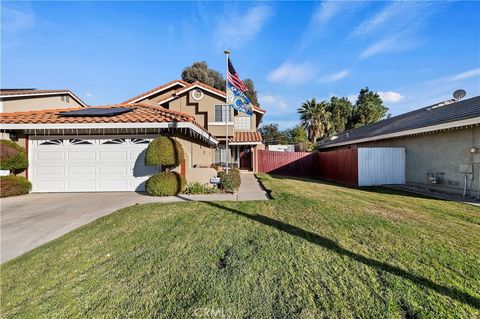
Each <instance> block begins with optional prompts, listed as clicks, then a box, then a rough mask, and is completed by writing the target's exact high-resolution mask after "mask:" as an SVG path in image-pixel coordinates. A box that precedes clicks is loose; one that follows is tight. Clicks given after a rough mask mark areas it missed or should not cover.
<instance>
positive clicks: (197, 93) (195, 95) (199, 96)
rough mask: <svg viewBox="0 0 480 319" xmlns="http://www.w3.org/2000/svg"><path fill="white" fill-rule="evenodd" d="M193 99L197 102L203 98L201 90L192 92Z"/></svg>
mask: <svg viewBox="0 0 480 319" xmlns="http://www.w3.org/2000/svg"><path fill="white" fill-rule="evenodd" d="M192 98H193V99H194V100H195V101H200V100H201V99H202V98H203V92H202V91H200V90H193V91H192Z"/></svg>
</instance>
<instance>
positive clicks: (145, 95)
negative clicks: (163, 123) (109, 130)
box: [122, 80, 190, 103]
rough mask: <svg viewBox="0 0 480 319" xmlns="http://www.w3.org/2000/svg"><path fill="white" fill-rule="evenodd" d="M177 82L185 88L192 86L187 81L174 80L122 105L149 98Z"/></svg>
mask: <svg viewBox="0 0 480 319" xmlns="http://www.w3.org/2000/svg"><path fill="white" fill-rule="evenodd" d="M176 82H178V83H181V84H183V85H185V86H187V85H190V83H188V82H185V81H183V80H173V81H170V82H168V83H165V84H163V85H160V86H157V87H156V88H153V89H151V90H149V91H147V92H144V93H142V94H139V95H137V96H135V97H132V98H131V99H128V100H126V101H125V102H122V103H130V102H132V101H135V100H138V99H141V98H142V97H147V96H149V95H151V94H152V93H154V92H156V91H160V90H162V89H163V88H166V87H168V86H170V85H172V84H175V83H176Z"/></svg>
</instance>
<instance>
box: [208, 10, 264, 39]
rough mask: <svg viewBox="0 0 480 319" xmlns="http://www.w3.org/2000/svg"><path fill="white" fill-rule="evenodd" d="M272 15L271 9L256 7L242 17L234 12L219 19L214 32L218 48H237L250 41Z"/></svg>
mask: <svg viewBox="0 0 480 319" xmlns="http://www.w3.org/2000/svg"><path fill="white" fill-rule="evenodd" d="M272 15H273V11H272V8H271V7H270V6H267V5H257V6H254V7H252V8H251V9H250V10H248V11H247V12H246V13H245V14H244V15H242V14H240V13H238V12H234V13H230V14H228V15H227V16H226V17H224V18H223V19H220V23H219V24H218V28H217V31H216V40H217V43H218V45H219V46H220V47H222V48H223V47H229V48H239V47H242V46H243V45H245V44H246V43H247V42H248V41H250V40H252V39H253V38H254V37H255V36H256V35H257V34H258V33H259V32H260V31H261V30H262V28H263V26H264V25H265V22H266V21H267V19H268V18H269V17H270V16H272Z"/></svg>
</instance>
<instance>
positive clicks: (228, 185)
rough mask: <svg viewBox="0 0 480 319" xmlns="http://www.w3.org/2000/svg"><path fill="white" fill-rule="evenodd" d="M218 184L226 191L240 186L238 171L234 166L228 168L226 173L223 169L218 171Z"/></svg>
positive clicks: (231, 190) (232, 190)
mask: <svg viewBox="0 0 480 319" xmlns="http://www.w3.org/2000/svg"><path fill="white" fill-rule="evenodd" d="M218 177H220V184H221V185H222V187H223V189H224V190H225V191H227V192H232V193H233V192H234V191H235V190H237V189H238V188H239V187H240V171H239V170H238V169H236V168H234V169H230V170H229V171H228V174H227V173H226V172H225V171H223V172H219V173H218Z"/></svg>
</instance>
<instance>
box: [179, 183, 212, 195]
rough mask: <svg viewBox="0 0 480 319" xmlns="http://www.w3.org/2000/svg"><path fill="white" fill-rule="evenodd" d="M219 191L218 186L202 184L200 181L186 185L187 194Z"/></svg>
mask: <svg viewBox="0 0 480 319" xmlns="http://www.w3.org/2000/svg"><path fill="white" fill-rule="evenodd" d="M217 192H218V188H216V187H211V186H207V185H202V184H200V183H198V182H195V183H188V184H187V186H186V187H185V194H190V195H195V194H215V193H217Z"/></svg>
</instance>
